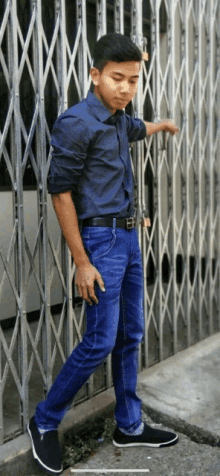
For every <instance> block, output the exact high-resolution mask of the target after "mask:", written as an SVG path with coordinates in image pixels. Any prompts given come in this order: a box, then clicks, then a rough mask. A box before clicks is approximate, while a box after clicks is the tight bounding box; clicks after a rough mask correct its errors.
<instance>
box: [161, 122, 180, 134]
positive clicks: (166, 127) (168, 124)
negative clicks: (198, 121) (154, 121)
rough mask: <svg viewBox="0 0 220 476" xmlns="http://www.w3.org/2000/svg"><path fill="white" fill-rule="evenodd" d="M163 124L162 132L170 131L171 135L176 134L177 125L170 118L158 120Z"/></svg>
mask: <svg viewBox="0 0 220 476" xmlns="http://www.w3.org/2000/svg"><path fill="white" fill-rule="evenodd" d="M160 123H161V124H162V126H163V131H164V132H170V134H171V135H172V136H174V135H175V134H178V132H179V127H177V126H176V125H175V124H174V123H173V122H172V121H171V120H170V119H165V120H163V121H161V122H160Z"/></svg>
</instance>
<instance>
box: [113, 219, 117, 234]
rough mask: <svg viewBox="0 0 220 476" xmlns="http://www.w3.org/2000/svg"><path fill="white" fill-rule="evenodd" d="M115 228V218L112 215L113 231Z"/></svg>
mask: <svg viewBox="0 0 220 476" xmlns="http://www.w3.org/2000/svg"><path fill="white" fill-rule="evenodd" d="M115 228H116V218H115V217H114V218H113V230H114V232H115Z"/></svg>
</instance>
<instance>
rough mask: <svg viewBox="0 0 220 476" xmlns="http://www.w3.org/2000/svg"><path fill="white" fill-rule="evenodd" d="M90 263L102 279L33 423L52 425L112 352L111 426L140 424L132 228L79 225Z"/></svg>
mask: <svg viewBox="0 0 220 476" xmlns="http://www.w3.org/2000/svg"><path fill="white" fill-rule="evenodd" d="M82 239H83V244H84V247H85V249H86V251H87V253H88V256H89V259H90V261H91V263H92V264H93V265H94V266H95V267H96V268H97V269H98V271H99V272H100V274H101V275H102V278H103V280H104V284H105V289H106V292H102V291H101V290H100V288H99V286H98V285H97V286H96V287H95V293H96V296H97V298H98V301H99V302H98V304H93V305H92V306H90V305H89V304H88V303H86V317H87V329H86V332H85V334H84V336H83V339H82V341H81V342H80V343H79V344H78V346H77V347H76V348H75V349H74V350H73V352H72V354H71V355H70V356H69V357H68V359H67V360H66V362H65V364H64V365H63V367H62V369H61V371H60V373H59V375H58V376H57V378H56V380H55V382H54V383H53V385H52V387H51V388H50V391H49V393H48V396H47V399H46V400H45V401H42V402H40V403H39V404H38V406H37V408H36V412H35V422H36V424H37V426H38V427H39V428H40V429H47V430H49V429H55V428H57V427H58V425H59V423H60V421H61V420H62V418H63V416H64V415H65V413H66V411H67V410H68V409H69V408H70V405H71V403H72V401H73V398H74V397H75V395H76V393H77V392H78V390H79V389H80V388H81V387H82V385H83V384H84V383H85V382H86V381H87V379H88V378H89V376H90V375H91V374H92V373H93V372H94V370H95V369H96V367H98V366H99V365H100V364H101V363H102V362H103V360H104V359H105V358H106V357H107V355H108V354H109V353H110V352H112V374H113V383H114V388H115V394H116V408H115V418H116V421H117V425H118V427H120V428H124V429H125V430H128V431H131V430H132V431H133V430H135V429H136V428H137V427H138V426H139V425H140V423H141V421H142V417H141V400H140V399H139V398H138V396H137V395H136V385H137V371H138V344H139V343H140V342H141V341H142V339H143V332H144V316H143V268H142V258H141V251H140V248H139V243H138V235H137V230H136V228H132V229H131V230H126V229H123V228H116V227H115V220H114V226H113V227H96V226H95V227H91V226H85V227H83V228H82Z"/></svg>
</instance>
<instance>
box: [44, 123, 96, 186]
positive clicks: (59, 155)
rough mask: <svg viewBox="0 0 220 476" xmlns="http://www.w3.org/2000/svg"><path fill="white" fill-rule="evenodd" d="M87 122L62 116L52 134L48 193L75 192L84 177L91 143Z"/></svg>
mask: <svg viewBox="0 0 220 476" xmlns="http://www.w3.org/2000/svg"><path fill="white" fill-rule="evenodd" d="M90 135H91V133H90V131H89V128H88V126H87V125H86V124H85V122H84V121H83V120H82V119H81V118H78V117H74V116H63V117H62V116H60V117H59V118H58V119H57V121H56V122H55V124H54V127H53V130H52V134H51V145H52V147H53V151H52V159H51V164H50V169H49V174H48V192H49V193H51V194H53V193H61V192H65V191H68V190H70V191H74V190H75V189H76V187H77V185H78V182H79V178H80V176H81V174H82V171H83V167H84V164H85V160H86V157H87V150H88V146H89V142H90Z"/></svg>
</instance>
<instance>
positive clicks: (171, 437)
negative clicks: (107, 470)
mask: <svg viewBox="0 0 220 476" xmlns="http://www.w3.org/2000/svg"><path fill="white" fill-rule="evenodd" d="M177 441H178V436H177V435H176V434H175V433H171V432H170V431H163V430H156V429H154V428H151V427H150V426H148V425H146V423H144V431H143V433H141V435H125V434H124V433H122V431H120V430H119V428H116V429H115V432H114V435H113V445H115V446H117V447H118V448H125V447H126V446H150V447H151V448H160V447H162V446H171V445H175V444H176V443H177Z"/></svg>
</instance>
